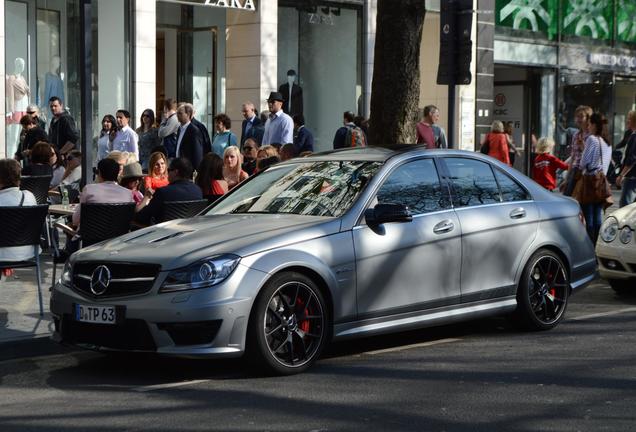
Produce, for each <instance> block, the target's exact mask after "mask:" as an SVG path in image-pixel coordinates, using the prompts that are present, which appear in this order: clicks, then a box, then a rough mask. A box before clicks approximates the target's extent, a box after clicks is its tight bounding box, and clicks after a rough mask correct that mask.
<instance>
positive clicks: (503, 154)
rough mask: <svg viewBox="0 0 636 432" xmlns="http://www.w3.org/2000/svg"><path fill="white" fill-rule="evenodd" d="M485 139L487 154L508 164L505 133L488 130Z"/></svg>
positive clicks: (508, 155) (508, 157)
mask: <svg viewBox="0 0 636 432" xmlns="http://www.w3.org/2000/svg"><path fill="white" fill-rule="evenodd" d="M486 139H487V140H488V156H491V157H494V158H495V159H499V160H500V161H502V162H503V163H505V164H507V165H510V152H509V151H508V138H507V137H506V134H505V133H503V132H490V133H489V134H488V135H487V136H486Z"/></svg>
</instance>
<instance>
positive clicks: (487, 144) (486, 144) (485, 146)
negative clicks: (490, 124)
mask: <svg viewBox="0 0 636 432" xmlns="http://www.w3.org/2000/svg"><path fill="white" fill-rule="evenodd" d="M479 151H480V152H481V153H483V154H485V155H487V154H488V153H490V134H488V135H486V140H485V141H484V143H483V144H482V145H481V148H480V149H479Z"/></svg>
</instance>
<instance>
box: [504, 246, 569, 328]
mask: <svg viewBox="0 0 636 432" xmlns="http://www.w3.org/2000/svg"><path fill="white" fill-rule="evenodd" d="M569 292H570V282H569V280H568V275H567V271H566V270H565V266H564V265H563V262H562V261H561V258H559V256H558V255H557V254H555V253H554V252H552V251H549V250H546V249H541V250H539V251H537V252H536V253H535V254H534V255H533V256H532V258H530V260H529V261H528V263H527V264H526V267H525V268H524V270H523V274H522V275H521V281H520V282H519V289H518V290H517V311H516V317H517V319H518V321H519V323H520V324H521V325H522V326H523V327H524V328H526V329H528V330H549V329H551V328H554V327H556V326H557V324H559V322H560V321H561V319H562V318H563V315H564V314H565V309H566V307H567V304H568V296H569Z"/></svg>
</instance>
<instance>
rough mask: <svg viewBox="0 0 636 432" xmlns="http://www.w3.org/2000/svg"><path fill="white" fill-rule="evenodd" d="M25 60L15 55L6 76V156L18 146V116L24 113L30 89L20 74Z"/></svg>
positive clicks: (10, 154)
mask: <svg viewBox="0 0 636 432" xmlns="http://www.w3.org/2000/svg"><path fill="white" fill-rule="evenodd" d="M24 67H25V61H24V59H23V58H21V57H17V58H16V59H15V62H14V69H13V75H8V76H7V78H6V87H5V88H6V92H7V94H6V113H7V114H6V116H7V119H6V121H7V135H6V138H7V140H6V144H7V156H8V157H12V156H13V155H14V154H15V152H16V150H17V148H18V144H19V143H18V139H19V137H20V128H21V127H20V118H22V116H23V115H24V114H25V113H26V107H27V105H29V96H30V95H31V90H30V89H29V86H28V85H27V82H26V79H25V78H24V77H23V76H22V72H24Z"/></svg>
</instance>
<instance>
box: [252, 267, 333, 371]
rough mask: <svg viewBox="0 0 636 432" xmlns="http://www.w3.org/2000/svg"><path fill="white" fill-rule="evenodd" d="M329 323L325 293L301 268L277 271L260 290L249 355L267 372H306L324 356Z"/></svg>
mask: <svg viewBox="0 0 636 432" xmlns="http://www.w3.org/2000/svg"><path fill="white" fill-rule="evenodd" d="M328 326H329V316H328V311H327V308H326V306H325V301H324V299H323V296H322V293H321V292H320V290H319V289H318V287H317V285H316V284H315V283H314V282H313V281H312V280H311V279H309V278H308V277H307V276H305V275H303V274H301V273H297V272H285V273H281V274H278V275H275V276H274V277H273V278H272V279H271V280H270V281H269V282H268V283H267V285H266V286H265V287H264V288H263V291H262V292H261V293H260V294H259V296H258V298H257V300H256V302H255V303H254V309H253V312H252V316H251V319H250V324H249V330H248V346H247V350H248V355H249V357H250V359H251V360H252V362H253V364H254V365H255V366H256V367H258V368H259V369H261V370H263V371H264V372H266V373H273V374H277V375H291V374H295V373H299V372H303V371H304V370H306V369H307V368H309V367H310V366H311V365H312V364H313V363H314V362H315V361H316V359H317V358H318V357H319V356H320V353H321V352H322V350H323V348H324V346H325V344H326V342H327V334H328V331H327V330H328Z"/></svg>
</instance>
